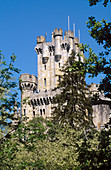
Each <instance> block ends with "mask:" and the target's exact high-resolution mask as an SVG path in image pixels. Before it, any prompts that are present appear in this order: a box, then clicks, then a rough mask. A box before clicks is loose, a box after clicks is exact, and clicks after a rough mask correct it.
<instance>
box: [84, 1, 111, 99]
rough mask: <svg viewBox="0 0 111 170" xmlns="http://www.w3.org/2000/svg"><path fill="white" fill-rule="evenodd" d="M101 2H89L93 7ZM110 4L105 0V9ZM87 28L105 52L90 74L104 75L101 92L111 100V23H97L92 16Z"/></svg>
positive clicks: (104, 21)
mask: <svg viewBox="0 0 111 170" xmlns="http://www.w3.org/2000/svg"><path fill="white" fill-rule="evenodd" d="M100 1H101V0H89V4H90V6H93V5H96V4H97V3H98V2H100ZM110 2H111V1H110ZM110 2H109V1H108V0H104V1H103V5H104V7H106V6H107V4H108V3H110ZM87 27H88V28H89V33H90V35H91V37H92V38H94V39H95V40H96V41H97V43H98V44H99V45H102V46H103V51H102V52H101V51H100V53H99V57H98V59H97V61H96V62H95V66H94V67H93V72H92V73H91V71H90V73H91V74H92V75H93V76H95V75H94V74H93V73H96V76H97V75H98V74H100V73H103V74H104V78H103V79H102V81H101V82H100V86H99V90H100V91H104V92H105V94H106V95H107V96H108V97H110V98H111V96H110V93H111V59H110V52H111V22H107V21H106V20H105V19H102V21H97V20H96V19H95V17H94V16H91V17H89V21H88V22H87ZM108 58H109V59H108Z"/></svg>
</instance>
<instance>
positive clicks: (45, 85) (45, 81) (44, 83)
mask: <svg viewBox="0 0 111 170" xmlns="http://www.w3.org/2000/svg"><path fill="white" fill-rule="evenodd" d="M44 86H45V87H46V78H44Z"/></svg>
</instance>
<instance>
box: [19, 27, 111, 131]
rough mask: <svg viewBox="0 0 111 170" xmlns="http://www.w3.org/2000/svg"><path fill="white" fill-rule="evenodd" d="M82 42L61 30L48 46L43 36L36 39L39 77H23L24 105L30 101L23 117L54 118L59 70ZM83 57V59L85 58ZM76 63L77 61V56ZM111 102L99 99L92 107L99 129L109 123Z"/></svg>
mask: <svg viewBox="0 0 111 170" xmlns="http://www.w3.org/2000/svg"><path fill="white" fill-rule="evenodd" d="M78 44H80V43H79V38H77V37H74V35H73V31H71V30H68V31H65V35H64V38H63V31H62V29H57V28H56V29H54V31H53V32H52V42H46V41H45V37H44V36H40V37H39V36H38V37H37V45H36V47H35V51H36V52H37V54H38V64H37V65H38V77H36V76H35V75H30V74H28V73H25V74H22V75H21V76H20V80H21V81H20V83H19V86H20V90H21V101H24V100H25V99H28V100H29V101H30V104H28V103H25V104H23V105H22V108H21V110H22V114H23V115H24V116H25V115H26V116H27V117H29V120H30V119H32V118H33V117H35V116H37V115H40V116H43V117H44V118H45V117H50V116H51V107H52V106H53V103H52V99H53V96H54V95H55V92H54V91H52V89H53V88H54V87H56V86H57V84H58V82H59V81H60V78H61V76H56V75H62V73H61V72H60V68H61V67H62V66H63V65H64V64H65V63H66V61H67V59H68V57H69V56H70V54H71V52H72V50H74V51H75V52H76V53H78V52H79V48H78ZM83 56H84V55H83ZM76 57H77V60H78V56H76ZM83 60H84V57H81V61H83ZM91 91H93V92H94V93H95V92H97V85H96V84H94V83H92V84H91ZM110 106H111V102H110V100H109V99H108V98H105V97H104V96H103V95H100V99H99V100H98V101H97V102H96V103H93V121H94V124H95V126H96V127H97V128H98V129H100V128H102V126H104V124H105V123H106V122H108V119H109V114H110Z"/></svg>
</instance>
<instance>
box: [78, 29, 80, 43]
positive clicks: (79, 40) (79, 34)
mask: <svg viewBox="0 0 111 170" xmlns="http://www.w3.org/2000/svg"><path fill="white" fill-rule="evenodd" d="M78 33H79V43H80V30H78Z"/></svg>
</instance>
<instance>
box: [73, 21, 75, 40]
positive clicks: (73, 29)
mask: <svg viewBox="0 0 111 170" xmlns="http://www.w3.org/2000/svg"><path fill="white" fill-rule="evenodd" d="M73 32H74V37H75V24H74V23H73Z"/></svg>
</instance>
